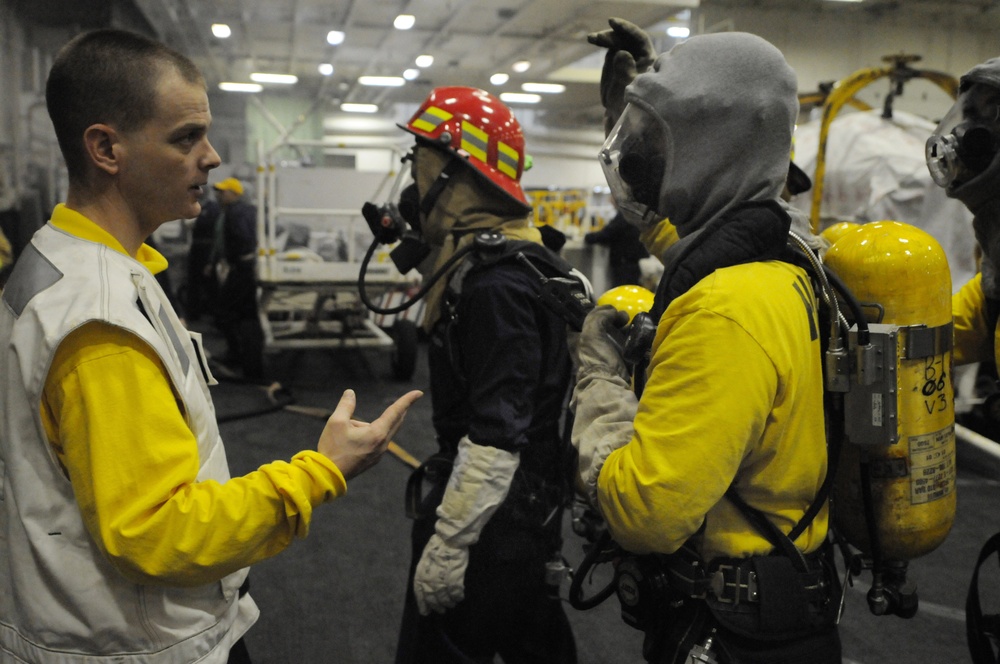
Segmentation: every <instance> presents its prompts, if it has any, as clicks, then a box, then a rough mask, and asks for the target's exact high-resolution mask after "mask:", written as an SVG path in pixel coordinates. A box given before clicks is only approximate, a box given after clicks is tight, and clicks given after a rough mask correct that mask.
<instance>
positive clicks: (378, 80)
mask: <svg viewBox="0 0 1000 664" xmlns="http://www.w3.org/2000/svg"><path fill="white" fill-rule="evenodd" d="M358 83H360V84H361V85H374V86H377V87H383V88H398V87H399V86H401V85H404V84H405V83H406V81H404V80H403V77H402V76H360V77H358Z"/></svg>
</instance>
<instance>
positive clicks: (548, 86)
mask: <svg viewBox="0 0 1000 664" xmlns="http://www.w3.org/2000/svg"><path fill="white" fill-rule="evenodd" d="M521 89H522V90H524V91H525V92H544V93H545V94H559V93H560V92H566V86H565V85H563V84H562V83H522V84H521Z"/></svg>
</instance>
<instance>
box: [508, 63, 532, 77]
mask: <svg viewBox="0 0 1000 664" xmlns="http://www.w3.org/2000/svg"><path fill="white" fill-rule="evenodd" d="M510 68H511V69H513V70H514V71H516V72H517V73H518V74H523V73H524V72H526V71H528V70H529V69H531V62H529V61H528V60H518V61H517V62H515V63H514V64H512V65H511V66H510Z"/></svg>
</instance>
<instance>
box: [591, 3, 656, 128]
mask: <svg viewBox="0 0 1000 664" xmlns="http://www.w3.org/2000/svg"><path fill="white" fill-rule="evenodd" d="M608 25H610V26H611V29H610V30H601V31H600V32H592V33H590V34H589V35H587V41H588V42H590V43H591V44H594V45H595V46H601V47H603V48H606V49H608V52H607V53H606V54H605V56H604V69H603V70H602V71H601V104H602V105H603V106H604V135H605V136H607V135H608V134H609V133H611V129H612V128H613V127H614V126H615V123H616V122H618V118H620V117H621V114H622V111H624V110H625V88H626V87H628V84H629V83H631V82H632V81H633V80H634V79H635V77H636V76H637V75H639V74H641V73H643V72H644V71H646V70H647V69H649V68H650V66H652V64H653V60H655V59H656V51H655V50H654V48H653V41H652V40H651V39H650V38H649V35H648V34H646V32H645V31H643V29H642V28H640V27H639V26H637V25H636V24H634V23H631V22H629V21H626V20H625V19H622V18H611V19H608Z"/></svg>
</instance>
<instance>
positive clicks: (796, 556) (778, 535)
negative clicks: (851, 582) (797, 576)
mask: <svg viewBox="0 0 1000 664" xmlns="http://www.w3.org/2000/svg"><path fill="white" fill-rule="evenodd" d="M726 498H728V499H729V502H731V503H732V504H733V505H735V506H736V507H737V509H739V511H740V512H741V513H742V514H743V516H744V517H746V520H747V521H749V522H750V524H751V525H752V526H753V527H754V528H756V529H757V531H758V532H760V534H761V535H763V536H764V538H765V539H766V540H767V541H768V542H770V543H771V545H772V546H774V547H775V548H777V549H780V550H781V552H782V553H784V554H785V555H786V556H787V557H788V558H790V559H791V561H792V564H794V565H795V566H796V567H798V568H799V571H800V572H807V571H809V568H808V566H807V565H806V559H805V556H803V555H802V552H801V551H799V549H798V547H797V546H795V543H794V542H792V540H791V539H789V537H788V535H786V534H785V533H783V532H781V530H779V529H778V527H777V526H776V525H774V524H773V523H771V521H770V519H768V518H767V516H765V515H764V513H763V512H761V511H760V510H759V509H757V508H756V507H753V506H751V505H750V504H749V503H748V502H746V501H745V500H743V498H742V497H740V495H739V494H738V493H736V490H735V489H734V488H733V487H729V489H728V490H727V491H726ZM796 525H797V524H796Z"/></svg>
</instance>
